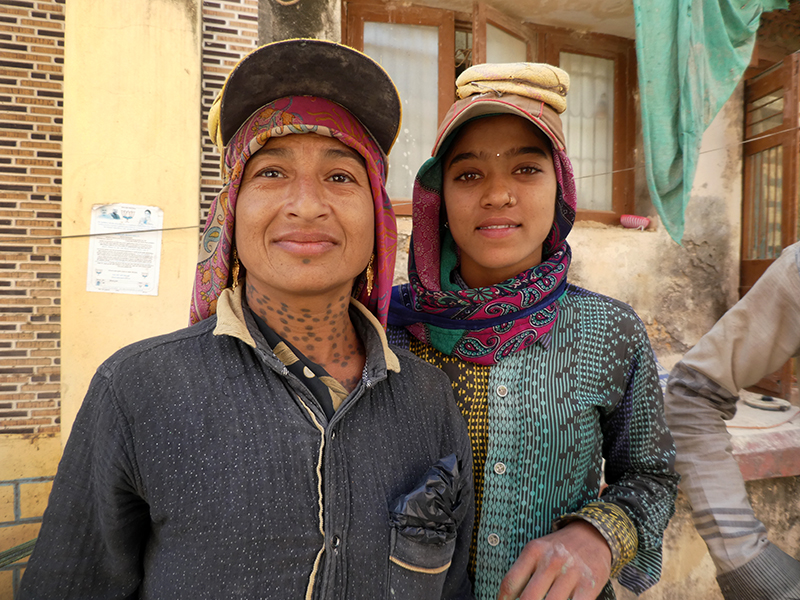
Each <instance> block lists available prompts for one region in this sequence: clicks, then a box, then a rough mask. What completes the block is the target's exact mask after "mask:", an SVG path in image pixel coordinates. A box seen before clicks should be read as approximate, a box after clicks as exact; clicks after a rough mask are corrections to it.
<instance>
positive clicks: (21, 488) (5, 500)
mask: <svg viewBox="0 0 800 600" xmlns="http://www.w3.org/2000/svg"><path fill="white" fill-rule="evenodd" d="M60 458H61V442H60V438H59V437H58V436H45V435H2V436H0V551H3V550H8V549H9V548H13V547H14V546H17V545H19V544H22V543H24V542H27V541H29V540H31V539H33V538H35V537H36V536H37V535H38V532H39V527H40V523H41V517H42V514H43V513H44V509H45V507H46V506H47V498H48V496H49V495H50V488H51V486H52V479H53V477H54V476H55V474H56V468H57V467H58V461H59V459H60ZM19 562H20V563H21V564H24V560H23V561H19ZM22 572H23V569H22V568H10V569H8V570H3V571H0V600H11V599H12V598H13V592H14V588H15V584H16V585H18V584H19V580H20V576H21V574H22Z"/></svg>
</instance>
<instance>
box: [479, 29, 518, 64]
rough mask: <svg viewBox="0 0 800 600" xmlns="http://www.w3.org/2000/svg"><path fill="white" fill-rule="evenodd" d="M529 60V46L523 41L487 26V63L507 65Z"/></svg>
mask: <svg viewBox="0 0 800 600" xmlns="http://www.w3.org/2000/svg"><path fill="white" fill-rule="evenodd" d="M526 60H528V46H527V45H526V44H525V42H523V41H522V40H521V39H519V38H516V37H514V36H513V35H510V34H508V33H506V32H505V31H503V30H502V29H499V28H498V27H495V26H494V25H492V24H491V23H487V24H486V62H488V63H507V62H525V61H526Z"/></svg>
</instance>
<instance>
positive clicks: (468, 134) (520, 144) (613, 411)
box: [389, 63, 678, 600]
mask: <svg viewBox="0 0 800 600" xmlns="http://www.w3.org/2000/svg"><path fill="white" fill-rule="evenodd" d="M457 85H458V95H459V97H460V98H461V99H460V100H458V101H457V102H456V103H455V104H454V105H453V106H452V107H451V108H450V111H449V112H448V114H447V116H446V117H445V119H444V121H443V122H442V124H441V126H440V128H439V132H438V134H437V137H436V144H435V146H434V149H433V158H431V159H430V160H428V161H427V162H426V163H425V164H424V165H423V166H422V168H421V169H420V171H419V173H418V175H417V179H416V185H415V187H414V196H413V235H412V243H411V250H410V257H409V284H407V285H403V286H400V287H396V288H395V290H394V292H393V296H392V306H391V310H390V325H391V327H390V329H389V336H390V340H391V341H394V342H396V343H398V344H401V345H405V346H407V347H410V349H411V350H412V351H413V352H414V353H415V354H417V355H419V356H421V357H423V358H424V359H425V360H427V361H429V362H430V363H431V364H433V365H436V366H438V367H440V368H441V369H443V370H444V371H445V373H447V374H448V375H449V377H450V379H451V381H452V382H453V387H454V390H455V394H456V401H457V402H458V404H459V406H460V407H461V410H462V413H463V414H464V416H465V418H466V419H467V423H468V426H469V430H470V434H471V436H472V445H473V456H474V468H473V472H474V474H475V488H476V504H477V508H478V512H477V516H476V527H475V530H474V537H473V544H472V548H471V567H470V570H471V574H472V576H473V577H474V584H475V592H476V596H477V597H478V598H480V599H481V600H490V599H492V600H493V599H495V598H497V597H498V594H499V597H500V598H503V599H512V598H517V597H518V596H521V597H522V598H533V599H542V598H545V597H546V598H547V600H566V599H567V598H571V599H572V600H593V599H595V598H603V599H606V600H608V599H612V598H614V590H613V588H612V585H611V583H610V581H609V577H613V576H616V577H618V579H619V581H620V583H622V584H623V585H624V586H626V587H628V588H630V589H632V590H634V591H635V592H642V591H644V590H645V589H647V588H649V587H650V586H652V585H653V584H654V583H655V582H657V581H658V579H659V576H660V572H661V543H662V533H663V531H664V528H665V527H666V525H667V522H668V520H669V518H670V516H671V515H672V513H673V510H674V498H675V493H676V484H677V479H678V477H677V475H676V474H675V472H674V470H673V466H672V461H673V458H674V446H673V443H672V438H671V437H670V435H669V432H668V430H667V428H666V425H665V423H664V415H663V406H662V396H661V389H660V387H659V384H658V376H657V372H656V366H655V363H654V357H653V351H652V349H651V347H650V343H649V340H648V337H647V333H646V331H645V328H644V326H643V324H642V323H641V321H640V320H639V319H638V317H637V316H636V314H635V313H634V311H633V310H632V309H631V308H630V307H629V306H627V305H625V304H623V303H621V302H618V301H616V300H613V299H611V298H607V297H605V296H601V295H599V294H595V293H593V292H590V291H587V290H584V289H581V288H579V287H576V286H574V285H570V284H569V283H568V282H567V276H568V271H569V266H570V261H571V256H572V254H571V250H570V247H569V244H568V243H567V241H566V237H567V234H568V233H569V231H570V229H571V228H572V225H573V222H574V220H575V207H576V192H575V182H574V179H573V174H572V167H571V165H570V161H569V158H568V157H567V153H566V148H565V143H564V135H563V131H562V124H561V119H560V117H559V114H560V113H561V112H563V111H564V110H565V109H566V95H567V90H568V88H569V76H568V75H567V73H565V72H564V71H562V70H561V69H558V68H556V67H552V66H550V65H544V64H531V63H517V64H495V65H492V64H486V65H478V66H473V67H471V68H470V69H467V70H466V71H465V72H464V73H463V74H462V75H461V76H459V78H458V81H457ZM587 250H588V249H587ZM604 461H605V466H604ZM603 477H605V483H606V484H607V486H605V487H604V486H603Z"/></svg>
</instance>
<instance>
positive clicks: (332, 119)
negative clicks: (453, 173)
mask: <svg viewBox="0 0 800 600" xmlns="http://www.w3.org/2000/svg"><path fill="white" fill-rule="evenodd" d="M307 133H316V134H318V135H324V136H328V137H332V138H335V139H337V140H339V141H340V142H342V143H343V144H345V145H347V146H349V147H350V148H352V149H353V150H355V151H356V152H358V153H359V154H360V155H361V156H362V157H363V158H364V162H365V164H366V168H367V175H368V177H369V183H370V189H371V191H372V198H373V202H374V207H375V231H374V236H375V249H374V253H375V260H374V263H373V266H374V269H375V277H374V281H373V286H372V290H371V291H370V293H367V286H366V285H365V281H364V277H363V276H360V277H359V278H358V279H357V280H356V282H355V285H354V287H353V296H354V297H355V298H356V299H357V300H358V301H360V302H361V303H362V304H364V306H366V307H367V309H369V310H370V312H372V313H373V314H374V315H375V316H376V317H377V318H378V320H379V321H380V322H381V324H383V325H386V319H387V314H388V311H389V299H390V295H391V288H392V277H393V275H394V262H395V251H396V248H397V227H396V223H395V217H394V211H393V210H392V205H391V202H390V200H389V197H388V195H387V194H386V188H385V184H386V156H385V155H384V154H383V152H381V150H380V147H379V146H378V144H377V143H376V142H375V140H374V139H373V138H372V136H371V135H370V134H369V132H368V131H367V130H366V129H365V128H364V126H363V125H361V123H360V122H359V121H358V119H356V118H355V117H354V116H353V115H352V114H350V112H348V111H347V110H346V109H345V108H343V107H342V106H340V105H338V104H336V103H334V102H331V101H330V100H326V99H324V98H317V97H313V96H290V97H287V98H281V99H278V100H275V101H274V102H270V103H269V104H267V105H265V106H264V107H262V108H261V109H259V110H258V111H256V112H255V113H254V114H253V115H252V116H251V117H250V118H249V119H248V120H247V121H246V122H245V123H244V125H242V127H241V128H240V129H239V131H238V132H237V133H236V134H235V135H234V137H233V138H232V139H231V141H230V142H229V143H228V145H227V147H226V148H225V155H224V161H223V178H224V180H225V184H224V186H223V187H222V190H221V191H220V193H219V194H218V195H217V197H216V198H215V199H214V202H213V203H212V205H211V209H210V210H209V213H208V220H207V221H206V225H205V228H204V229H203V235H202V238H201V241H200V255H199V258H198V262H197V272H196V274H195V282H194V290H193V292H192V306H191V314H190V322H191V323H197V322H199V321H202V320H203V319H206V318H208V317H210V316H212V315H213V314H215V313H216V305H217V299H218V298H219V296H220V294H221V293H222V290H224V289H225V288H226V287H229V286H230V285H231V284H232V283H233V282H232V281H231V266H232V260H233V259H232V257H233V245H234V221H235V214H236V199H237V197H238V195H239V187H240V185H241V181H242V175H243V173H244V168H245V165H246V164H247V161H248V160H249V158H250V157H251V156H252V155H253V154H254V153H255V152H257V151H258V150H259V149H261V148H262V147H263V146H264V145H265V144H266V143H267V141H268V140H269V139H270V138H272V137H281V136H284V135H297V134H307ZM365 233H366V232H365Z"/></svg>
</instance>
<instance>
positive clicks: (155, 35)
mask: <svg viewBox="0 0 800 600" xmlns="http://www.w3.org/2000/svg"><path fill="white" fill-rule="evenodd" d="M201 9H202V5H201V2H200V0H141V1H138V2H131V1H130V0H102V2H98V1H97V0H70V1H69V2H67V4H66V41H65V68H64V70H65V73H64V75H65V77H64V147H63V153H64V171H63V196H62V198H63V234H64V236H66V237H65V239H64V244H63V245H64V251H63V259H62V260H63V263H62V267H63V268H62V285H63V293H62V298H63V307H62V321H63V330H62V371H61V372H62V386H61V395H62V408H61V416H62V424H61V426H62V441H63V442H64V443H66V438H67V436H68V434H69V431H70V429H71V427H72V423H73V421H74V418H75V415H76V414H77V411H78V409H79V408H80V405H81V402H82V400H83V397H84V395H85V393H86V389H87V388H88V385H89V382H90V380H91V378H92V376H93V374H94V372H95V370H96V369H97V366H98V365H99V364H100V363H101V362H102V361H103V360H104V359H106V358H107V357H108V356H109V355H111V354H112V353H113V352H114V351H116V350H117V349H119V348H121V347H122V346H124V345H126V344H129V343H131V342H133V341H136V340H140V339H142V338H145V337H150V336H153V335H157V334H160V333H165V332H168V331H173V330H175V329H178V328H180V327H184V326H186V325H187V324H188V318H189V299H190V296H191V287H192V281H193V277H194V267H195V263H196V260H197V244H198V229H197V226H198V224H199V223H198V221H199V198H200V128H201V127H200V78H201V55H200V42H201V39H202V33H201V32H202V29H201V13H202V10H201ZM114 202H124V203H130V204H139V205H155V206H158V207H160V208H162V209H163V211H164V227H165V229H167V230H169V229H171V228H174V229H175V230H174V231H165V232H164V233H163V237H162V243H161V261H160V283H159V291H158V296H134V295H127V294H110V293H97V292H87V291H86V270H87V263H88V249H89V239H88V237H87V234H88V233H89V227H90V217H91V208H92V205H94V204H110V203H114ZM73 236H74V237H73Z"/></svg>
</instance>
